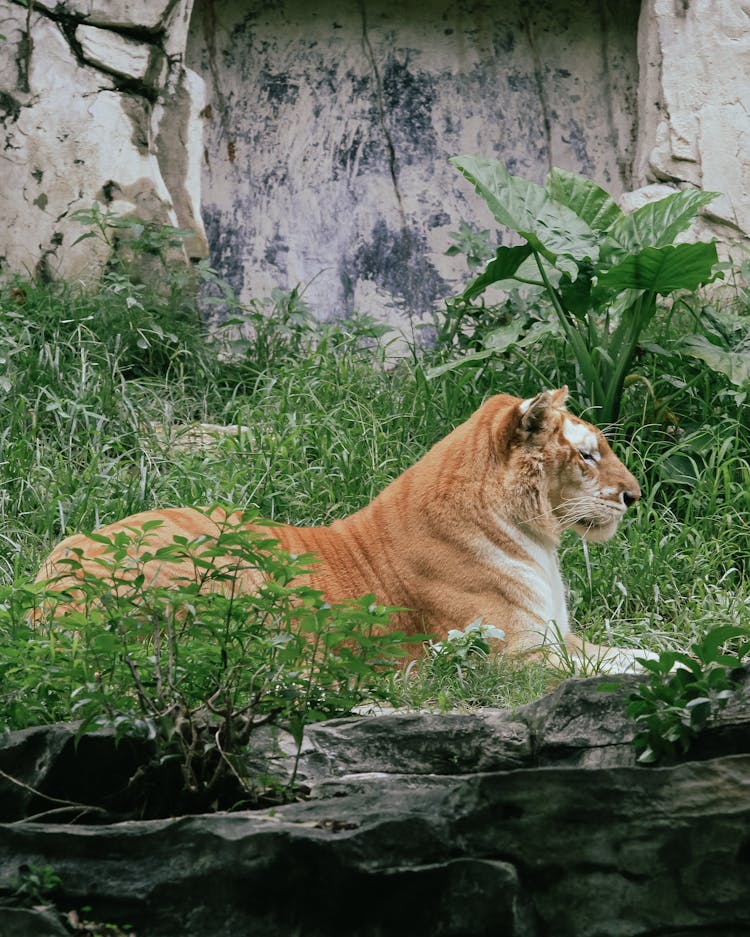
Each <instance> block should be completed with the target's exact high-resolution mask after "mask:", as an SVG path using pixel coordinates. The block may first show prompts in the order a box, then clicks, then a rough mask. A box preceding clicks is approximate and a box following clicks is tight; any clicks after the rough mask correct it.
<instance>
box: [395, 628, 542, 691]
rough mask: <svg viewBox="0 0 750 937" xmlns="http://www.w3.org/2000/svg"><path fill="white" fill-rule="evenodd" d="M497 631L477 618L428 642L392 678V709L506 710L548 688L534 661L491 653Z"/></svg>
mask: <svg viewBox="0 0 750 937" xmlns="http://www.w3.org/2000/svg"><path fill="white" fill-rule="evenodd" d="M504 637H505V636H504V634H503V632H502V631H501V630H500V629H499V628H496V627H494V626H492V625H485V624H484V623H483V622H482V621H481V619H477V620H476V621H473V622H471V623H470V624H469V625H467V626H466V627H465V628H463V629H461V630H459V629H451V630H450V631H449V632H448V636H447V638H446V640H445V641H440V642H428V643H427V644H426V645H425V648H424V654H423V656H422V657H421V658H420V659H419V660H415V661H412V662H411V663H410V664H409V666H408V667H407V668H406V670H405V671H404V673H403V674H396V675H394V677H393V678H392V687H391V699H392V701H393V702H394V703H395V704H396V705H400V706H413V707H415V708H419V709H425V708H427V709H430V708H434V707H437V708H438V709H440V710H448V709H461V708H467V707H472V708H474V707H478V706H504V705H505V706H512V705H519V704H521V703H525V702H529V701H530V700H532V699H536V698H537V697H538V696H540V695H541V694H542V693H543V692H544V691H545V690H546V689H547V687H548V685H549V681H550V673H549V671H548V670H547V669H546V668H545V667H544V666H543V665H542V664H539V663H536V662H534V663H531V662H522V661H519V660H518V659H517V658H512V657H505V656H503V655H502V654H496V653H493V651H492V647H491V642H492V641H495V640H498V641H502V640H503V639H504Z"/></svg>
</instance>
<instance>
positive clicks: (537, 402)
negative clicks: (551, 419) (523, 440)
mask: <svg viewBox="0 0 750 937" xmlns="http://www.w3.org/2000/svg"><path fill="white" fill-rule="evenodd" d="M567 397H568V387H567V384H566V385H565V386H564V387H560V388H558V389H557V390H543V391H542V392H541V393H540V394H537V395H536V397H530V398H529V399H527V400H522V401H521V403H520V404H519V405H518V409H519V410H520V411H521V422H520V429H521V430H522V431H523V432H524V433H526V434H527V435H529V436H530V435H532V434H534V433H538V432H539V431H540V430H541V429H542V427H543V426H544V424H545V423H546V422H547V417H548V415H549V412H550V410H564V409H565V401H566V399H567Z"/></svg>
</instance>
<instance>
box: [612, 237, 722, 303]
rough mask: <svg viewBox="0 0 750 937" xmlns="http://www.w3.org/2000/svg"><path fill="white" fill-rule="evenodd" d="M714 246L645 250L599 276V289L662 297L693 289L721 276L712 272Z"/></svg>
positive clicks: (648, 248) (649, 248)
mask: <svg viewBox="0 0 750 937" xmlns="http://www.w3.org/2000/svg"><path fill="white" fill-rule="evenodd" d="M716 262H717V256H716V245H715V244H704V243H702V242H700V243H698V244H678V245H677V246H675V247H672V246H668V247H646V248H645V249H644V250H642V251H640V252H639V253H637V254H630V255H629V256H627V257H626V258H625V259H624V260H623V261H622V263H619V264H617V265H616V266H614V267H611V268H610V269H609V270H608V271H607V272H606V273H603V274H601V275H600V276H599V286H603V287H608V288H609V289H612V290H615V291H616V292H619V291H620V290H629V289H630V290H648V291H649V292H653V293H660V294H661V295H662V296H666V295H668V294H669V293H672V292H674V290H694V289H697V288H698V287H699V286H702V285H703V284H704V283H709V282H710V281H711V280H714V279H716V277H717V276H721V274H714V273H713V270H712V268H713V266H714V264H715V263H716Z"/></svg>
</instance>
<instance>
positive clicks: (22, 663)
mask: <svg viewBox="0 0 750 937" xmlns="http://www.w3.org/2000/svg"><path fill="white" fill-rule="evenodd" d="M251 521H255V518H254V517H252V516H250V515H244V514H243V515H242V516H241V517H240V518H239V519H233V520H231V521H229V520H227V521H226V522H224V523H222V524H220V525H219V528H218V530H217V532H216V535H215V536H212V537H205V536H202V537H198V538H196V539H194V540H188V539H187V538H185V537H181V536H177V535H176V536H175V537H174V538H173V540H172V542H171V543H169V544H168V545H166V546H161V547H159V546H156V547H152V546H150V545H149V539H150V535H152V534H153V532H154V530H155V529H156V528H157V527H158V526H159V524H160V522H158V521H155V522H150V523H148V524H146V525H144V527H143V530H142V531H140V532H132V531H128V532H126V531H121V532H118V533H116V534H114V535H113V536H111V537H104V536H102V535H96V534H95V535H92V538H93V539H95V540H96V541H97V542H99V543H100V544H101V545H102V546H103V547H104V554H103V556H101V557H100V558H99V559H97V561H96V566H98V567H99V568H98V570H97V572H96V573H93V572H92V571H91V568H90V565H89V564H85V566H84V564H82V557H81V555H80V551H79V552H78V554H77V555H72V556H71V557H70V558H69V559H68V560H66V561H64V562H65V563H66V564H67V565H68V566H69V567H70V572H71V573H73V574H74V575H75V576H76V584H75V588H73V587H72V586H70V584H69V583H68V582H67V580H65V579H64V578H62V577H61V578H60V580H59V581H58V584H57V587H58V588H69V589H70V591H69V592H57V591H55V583H54V582H53V583H51V584H50V589H49V590H47V589H43V588H41V587H37V586H33V587H28V586H27V587H19V588H16V589H9V590H6V594H5V601H4V603H3V605H2V607H1V608H0V642H1V643H2V655H1V657H0V659H2V661H3V663H2V673H1V674H0V677H1V678H2V691H1V694H2V695H1V696H0V700H1V705H0V719H1V720H2V723H3V724H4V725H5V726H6V727H8V728H17V727H20V726H23V725H28V724H34V723H38V722H40V721H48V719H49V718H52V719H60V718H65V717H68V718H71V717H72V718H75V719H79V720H81V722H80V729H79V733H81V734H83V733H86V732H89V731H91V730H93V729H95V728H97V727H99V726H102V725H108V726H113V727H114V728H115V729H116V732H117V735H118V737H120V736H123V735H128V736H133V735H135V736H140V737H144V738H148V739H152V740H154V741H155V742H156V745H157V750H158V758H159V760H160V761H163V760H165V759H167V760H176V762H177V763H178V764H179V768H180V772H181V778H182V788H183V794H182V802H183V807H182V809H183V810H193V809H205V808H206V807H207V806H208V805H210V804H212V803H214V801H215V800H216V799H217V798H218V799H219V800H220V801H221V802H222V803H223V802H225V800H226V798H230V800H231V798H232V797H233V796H235V797H236V790H237V788H238V787H239V790H240V791H244V792H245V793H246V794H247V793H248V792H251V791H252V790H253V785H254V779H253V778H252V777H248V776H247V768H246V766H245V760H244V757H243V756H244V754H245V752H246V750H247V744H248V741H249V739H250V736H251V734H252V732H253V731H254V730H255V729H256V728H257V727H258V726H260V725H263V724H264V723H266V722H269V721H272V720H273V721H280V722H282V723H283V724H284V725H285V726H287V727H288V728H289V729H290V731H291V732H292V735H293V736H294V738H295V740H296V742H297V745H298V746H299V745H301V743H302V736H303V732H304V727H305V725H306V724H308V723H310V722H312V721H315V720H318V719H321V718H324V717H326V716H333V715H342V714H345V713H347V712H349V711H350V710H351V709H352V707H354V706H355V705H357V704H359V703H361V702H363V701H365V700H367V699H369V698H371V697H373V696H375V697H378V696H379V695H382V694H383V693H384V692H385V690H384V685H383V679H382V676H381V674H380V668H381V667H382V666H383V665H384V664H386V663H388V662H391V663H392V662H393V660H394V658H395V657H396V656H398V654H399V653H401V651H402V644H403V641H404V638H403V635H401V634H400V633H393V632H392V631H391V629H390V627H389V621H390V615H391V611H392V610H390V609H387V608H384V607H382V606H378V605H376V604H375V603H374V600H373V597H372V596H368V597H365V598H361V599H358V600H353V601H351V602H347V603H342V604H339V605H329V604H328V603H327V602H325V601H324V599H323V596H322V594H321V593H320V592H317V591H316V590H314V589H311V588H309V587H307V586H303V585H297V584H295V582H294V580H295V578H296V577H298V576H300V575H301V574H303V573H304V572H305V571H306V570H307V569H308V568H309V564H310V562H312V559H313V558H312V557H309V556H302V557H292V556H290V555H288V554H286V553H285V552H284V551H283V550H282V549H281V548H280V546H279V544H278V541H276V540H275V539H274V538H273V537H270V536H267V535H262V534H261V535H259V534H257V533H252V532H250V531H248V530H247V529H245V525H246V524H247V523H250V522H251ZM149 562H153V563H157V564H159V563H175V562H177V563H181V564H184V566H185V569H186V573H185V575H184V577H182V578H181V579H180V580H179V581H178V582H176V583H172V584H170V585H169V586H164V587H157V586H153V585H150V584H149V582H148V579H147V569H146V565H145V564H147V563H149ZM249 571H259V572H260V573H261V574H262V575H263V577H264V581H263V584H262V585H261V586H260V587H259V588H258V589H257V591H255V592H241V591H239V590H238V588H237V577H238V576H239V575H241V574H242V573H243V572H249ZM64 575H65V576H67V573H66V574H64ZM32 609H33V614H34V617H35V619H36V621H35V623H34V624H33V625H31V624H29V622H28V621H27V617H28V613H29V611H30V610H32ZM142 780H143V783H144V785H145V781H146V780H147V779H142ZM144 789H145V787H144Z"/></svg>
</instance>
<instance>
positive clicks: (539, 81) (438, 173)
mask: <svg viewBox="0 0 750 937" xmlns="http://www.w3.org/2000/svg"><path fill="white" fill-rule="evenodd" d="M638 9H639V0H626V2H623V3H620V4H606V5H601V6H600V7H599V8H598V9H597V12H596V14H595V15H593V16H592V15H591V8H590V4H589V3H588V2H585V0H573V2H571V0H545V2H543V3H534V4H528V3H524V2H522V0H512V2H509V3H503V4H500V5H498V4H496V3H488V2H480V3H477V2H475V0H459V2H453V0H419V2H411V3H409V4H406V5H405V4H404V3H402V2H399V0H368V2H367V3H361V2H359V0H345V2H341V0H326V2H323V3H315V4H311V3H309V2H307V0H282V2H279V3H274V4H268V3H263V2H251V3H248V2H246V0H226V2H223V3H220V4H217V3H214V2H211V0H197V2H196V5H195V11H194V15H193V27H192V29H191V35H190V41H189V44H188V51H187V61H188V63H189V64H190V67H191V68H193V69H195V70H196V71H198V72H199V73H200V74H201V76H202V77H203V78H204V80H205V81H206V84H207V88H208V94H209V98H210V100H211V114H210V117H209V119H208V120H207V152H208V154H209V161H208V162H207V164H206V167H205V174H204V213H205V217H206V222H207V226H208V231H209V239H210V241H211V248H212V258H213V260H214V262H215V263H216V265H218V267H219V269H221V270H222V271H223V272H224V273H225V275H226V276H227V277H228V278H229V279H230V280H231V282H232V283H233V284H234V285H235V287H236V288H237V289H238V290H239V291H241V293H242V294H243V296H244V297H245V298H249V296H251V295H258V293H259V292H260V293H261V294H268V293H270V291H271V288H272V287H275V286H282V287H284V288H291V287H293V286H295V285H296V284H298V283H300V284H302V285H304V286H305V287H306V289H305V298H306V299H307V300H308V301H309V302H310V303H311V305H312V307H313V308H314V309H315V310H316V311H317V312H318V313H319V314H320V315H322V316H332V315H333V316H336V315H340V314H341V313H342V311H345V310H351V309H356V310H361V311H365V312H375V311H376V312H377V314H378V316H379V317H380V318H384V317H387V316H388V315H390V316H391V318H392V319H393V320H394V321H399V320H401V321H402V322H403V318H404V317H408V316H414V317H415V318H416V319H419V318H421V317H423V316H425V315H426V314H428V313H429V312H430V311H431V310H432V309H433V307H434V306H435V305H436V304H439V303H440V301H441V300H442V299H443V298H444V297H446V296H449V295H452V294H453V293H455V292H456V291H457V290H458V286H459V284H461V283H462V282H463V281H464V280H465V279H466V278H467V273H468V271H467V267H466V264H465V261H464V258H463V257H460V256H458V257H446V256H445V251H446V249H447V248H448V247H449V246H450V245H451V244H452V241H451V239H450V233H451V232H455V231H458V229H459V225H460V223H461V221H466V222H473V223H478V224H479V226H480V227H481V228H483V229H493V239H494V229H495V228H496V222H494V220H493V219H492V217H491V215H490V214H489V212H487V211H485V209H484V207H483V205H482V204H481V200H480V199H478V198H477V197H476V196H475V195H474V194H473V192H472V191H471V187H470V186H469V185H468V183H466V182H465V181H464V180H463V179H462V178H461V177H460V176H459V174H458V173H457V171H456V170H455V169H453V167H452V166H450V165H449V163H448V158H449V157H450V156H456V155H458V154H460V153H481V154H485V155H496V156H498V157H500V158H501V159H503V160H504V161H505V162H506V163H507V164H508V165H509V167H510V168H511V170H512V171H513V172H516V173H519V174H521V175H524V176H527V177H529V178H532V179H534V180H535V181H541V179H542V178H543V177H544V176H545V174H546V172H547V170H548V169H549V168H550V167H551V166H552V165H557V166H563V167H565V168H567V169H574V170H577V171H579V172H583V173H585V174H586V175H589V176H593V177H594V178H596V179H597V180H598V181H599V182H600V183H602V184H604V185H605V186H606V187H608V188H610V189H611V190H612V191H613V192H614V193H615V194H619V193H620V192H622V191H623V190H625V189H629V188H631V187H632V185H633V179H632V171H631V167H632V163H633V158H634V156H635V150H634V142H635V138H636V110H637V81H638V63H637V48H636V23H637V19H638ZM506 237H507V232H506Z"/></svg>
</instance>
